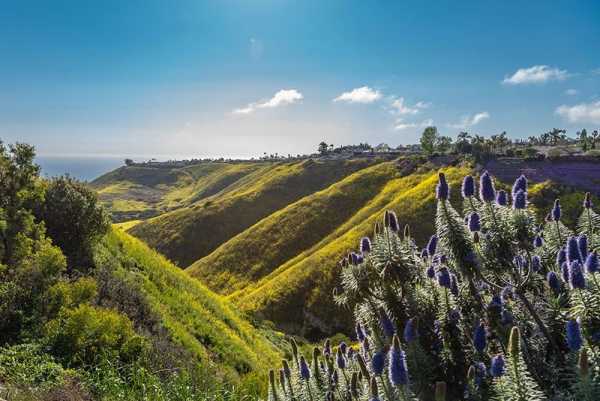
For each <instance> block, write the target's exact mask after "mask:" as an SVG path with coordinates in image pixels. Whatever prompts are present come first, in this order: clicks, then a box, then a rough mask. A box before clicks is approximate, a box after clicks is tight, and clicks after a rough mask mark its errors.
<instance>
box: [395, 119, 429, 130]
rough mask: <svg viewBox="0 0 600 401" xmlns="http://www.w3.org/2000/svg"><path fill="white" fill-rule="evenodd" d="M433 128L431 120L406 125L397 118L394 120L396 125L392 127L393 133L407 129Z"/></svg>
mask: <svg viewBox="0 0 600 401" xmlns="http://www.w3.org/2000/svg"><path fill="white" fill-rule="evenodd" d="M431 126H433V120H432V119H431V118H428V119H427V120H423V121H421V122H420V123H407V122H404V120H403V119H401V118H399V119H397V120H396V124H395V125H394V130H395V131H403V130H405V129H409V128H426V127H431Z"/></svg>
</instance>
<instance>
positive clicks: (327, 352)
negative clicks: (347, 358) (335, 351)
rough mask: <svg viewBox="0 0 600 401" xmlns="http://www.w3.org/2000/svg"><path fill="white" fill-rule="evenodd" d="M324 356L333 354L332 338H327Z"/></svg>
mask: <svg viewBox="0 0 600 401" xmlns="http://www.w3.org/2000/svg"><path fill="white" fill-rule="evenodd" d="M323 356H331V340H330V339H327V340H325V344H323Z"/></svg>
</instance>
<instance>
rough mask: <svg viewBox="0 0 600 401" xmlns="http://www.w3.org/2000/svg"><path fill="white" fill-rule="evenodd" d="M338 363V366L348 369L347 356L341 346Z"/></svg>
mask: <svg viewBox="0 0 600 401" xmlns="http://www.w3.org/2000/svg"><path fill="white" fill-rule="evenodd" d="M335 359H336V363H337V367H338V368H339V369H346V358H345V357H344V354H343V353H342V350H341V349H340V348H338V352H337V354H336V358H335Z"/></svg>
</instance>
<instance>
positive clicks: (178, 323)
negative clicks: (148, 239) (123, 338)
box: [98, 230, 279, 381]
mask: <svg viewBox="0 0 600 401" xmlns="http://www.w3.org/2000/svg"><path fill="white" fill-rule="evenodd" d="M98 252H99V255H100V258H101V260H107V261H110V260H112V261H113V263H114V261H118V262H117V263H118V266H117V269H118V274H120V275H122V276H123V278H124V279H125V280H133V281H134V282H136V283H138V284H139V285H140V286H141V289H142V291H143V293H144V296H145V297H146V299H147V300H148V302H149V304H150V305H151V307H152V309H153V311H154V312H155V313H157V314H158V316H159V321H160V322H161V325H163V326H164V328H166V330H167V331H168V333H169V336H170V338H171V339H172V341H174V342H175V343H176V344H178V345H180V346H182V347H183V348H184V349H185V350H187V351H188V352H190V353H191V354H192V355H193V356H194V357H195V358H196V360H197V361H199V362H200V363H201V364H202V366H204V369H205V370H206V372H207V373H208V372H211V371H212V372H213V374H215V375H220V376H222V377H223V378H225V379H227V380H232V381H239V380H241V379H244V380H253V378H256V377H262V376H263V374H264V370H265V369H266V368H267V367H268V366H269V365H270V364H271V363H273V362H274V361H275V360H277V359H278V356H279V355H278V350H277V349H276V348H275V347H274V346H273V344H272V343H271V342H270V341H269V340H268V339H267V338H266V337H265V335H264V334H263V333H262V332H261V331H259V330H257V329H256V328H255V327H254V326H252V325H251V324H250V323H249V322H248V321H247V320H245V318H244V317H243V316H242V315H240V314H239V313H238V312H237V311H236V308H235V307H234V306H232V305H231V304H230V303H229V302H228V301H226V300H224V299H223V298H222V297H220V296H218V295H217V294H215V293H213V292H212V291H210V290H209V289H208V288H206V286H204V285H202V284H201V283H200V282H199V281H197V280H194V279H193V278H190V277H189V276H188V275H187V274H185V272H183V271H182V270H181V269H180V268H178V267H177V266H175V265H173V264H171V263H170V262H169V261H167V260H166V259H165V258H164V257H163V256H161V255H159V254H158V253H156V252H155V251H153V250H151V249H150V248H148V247H147V246H146V245H145V244H143V243H142V242H141V241H139V240H138V239H135V238H133V237H132V236H130V235H129V234H127V233H125V232H123V231H122V230H112V232H111V233H110V234H109V235H108V236H107V237H106V239H105V241H104V242H103V246H102V248H101V249H100V250H99V251H98Z"/></svg>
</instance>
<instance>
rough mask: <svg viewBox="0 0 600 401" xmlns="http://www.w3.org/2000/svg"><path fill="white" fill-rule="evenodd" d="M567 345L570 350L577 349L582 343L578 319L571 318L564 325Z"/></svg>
mask: <svg viewBox="0 0 600 401" xmlns="http://www.w3.org/2000/svg"><path fill="white" fill-rule="evenodd" d="M566 332H567V345H568V346H569V349H570V350H571V351H574V352H576V351H579V349H581V346H582V345H583V337H582V336H581V326H580V324H579V321H577V320H575V319H571V320H569V321H568V322H567V325H566Z"/></svg>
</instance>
